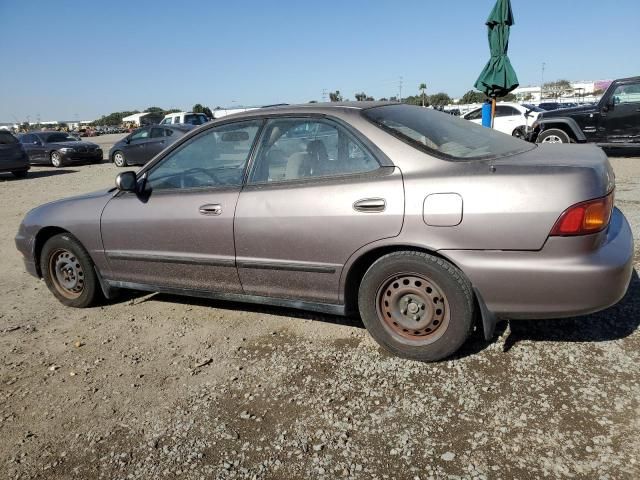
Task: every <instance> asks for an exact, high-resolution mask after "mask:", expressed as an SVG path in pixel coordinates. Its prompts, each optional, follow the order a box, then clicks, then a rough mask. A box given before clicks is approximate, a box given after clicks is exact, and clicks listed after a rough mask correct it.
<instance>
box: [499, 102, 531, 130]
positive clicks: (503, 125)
mask: <svg viewBox="0 0 640 480" xmlns="http://www.w3.org/2000/svg"><path fill="white" fill-rule="evenodd" d="M493 125H494V128H495V130H498V131H499V132H502V133H506V134H507V135H511V134H512V133H513V131H514V130H515V129H516V128H517V127H519V126H521V125H524V120H523V116H522V114H521V113H520V112H519V111H518V110H516V109H515V108H513V107H511V106H509V105H497V106H496V116H495V119H494V121H493Z"/></svg>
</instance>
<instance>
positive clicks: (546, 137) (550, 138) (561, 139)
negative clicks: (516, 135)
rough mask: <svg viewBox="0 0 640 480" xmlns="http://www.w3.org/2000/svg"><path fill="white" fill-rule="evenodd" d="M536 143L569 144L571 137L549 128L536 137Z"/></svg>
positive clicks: (557, 129)
mask: <svg viewBox="0 0 640 480" xmlns="http://www.w3.org/2000/svg"><path fill="white" fill-rule="evenodd" d="M536 143H571V137H569V135H567V132H565V131H564V130H560V129H559V128H550V129H549V130H545V131H543V132H542V133H541V134H540V135H538V139H537V140H536Z"/></svg>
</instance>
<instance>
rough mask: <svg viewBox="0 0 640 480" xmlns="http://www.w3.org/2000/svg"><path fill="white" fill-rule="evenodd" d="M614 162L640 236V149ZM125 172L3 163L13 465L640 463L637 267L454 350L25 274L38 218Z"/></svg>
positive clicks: (333, 323) (116, 471)
mask: <svg viewBox="0 0 640 480" xmlns="http://www.w3.org/2000/svg"><path fill="white" fill-rule="evenodd" d="M96 140H98V141H100V143H103V144H108V143H109V142H110V141H112V138H106V137H98V139H96ZM107 146H108V145H107ZM612 162H613V164H614V167H615V169H616V173H617V182H618V190H617V204H618V206H619V207H620V208H621V209H622V210H623V211H624V212H625V214H626V215H627V216H628V218H629V219H630V221H631V222H632V224H633V229H634V234H635V237H636V243H637V244H638V245H640V185H639V184H638V183H639V182H640V158H616V159H612ZM115 174H116V168H115V167H114V166H113V165H111V164H109V163H104V164H102V165H87V166H70V167H65V168H62V169H60V170H54V169H52V168H44V167H39V168H33V169H32V171H31V173H30V175H29V177H28V178H27V179H26V180H13V179H12V178H11V177H10V176H4V175H0V204H1V205H2V207H1V209H0V252H1V253H2V258H3V261H2V273H1V274H0V292H2V302H1V303H0V437H1V438H2V442H1V443H0V478H79V479H88V478H104V479H125V478H127V479H136V478H189V479H191V478H193V479H205V478H206V479H209V478H221V479H227V478H258V479H262V478H266V479H309V478H314V479H315V478H327V479H333V478H338V477H340V478H342V477H345V478H356V479H360V478H361V479H372V478H378V479H381V478H398V479H414V478H419V479H427V478H503V479H510V478H541V477H547V478H558V477H570V478H589V479H593V478H602V479H624V478H629V479H637V478H640V458H639V457H638V451H640V440H639V439H640V383H639V382H640V370H639V365H640V332H639V331H638V325H639V324H640V281H638V277H637V275H635V276H634V281H633V283H632V286H631V288H630V291H629V293H628V294H627V297H626V298H625V299H624V301H623V302H622V303H621V304H620V305H618V306H616V307H614V308H611V309H609V310H607V311H605V312H602V313H599V314H595V315H590V316H587V317H581V318H577V319H569V320H554V321H537V322H536V321H531V322H523V321H521V322H511V324H510V325H507V324H506V323H505V324H501V326H500V327H499V329H498V330H499V331H498V337H499V338H496V339H495V341H494V342H492V343H487V342H485V341H483V340H482V339H481V338H480V337H479V336H478V335H476V336H475V337H474V338H473V339H472V340H471V341H470V342H469V343H468V344H467V345H466V346H465V347H464V349H463V351H462V352H461V353H460V355H459V356H458V357H457V358H455V359H452V360H449V361H445V362H441V363H437V364H420V363H415V362H410V361H405V360H400V359H397V358H392V357H390V356H389V355H387V354H385V353H384V352H382V351H380V349H379V348H378V347H377V346H376V345H375V344H374V343H373V342H372V341H371V340H370V339H369V337H368V336H367V334H366V331H365V330H364V329H363V328H362V325H361V324H360V323H359V321H357V320H345V319H341V318H337V317H331V316H326V315H316V314H308V313H304V312H297V311H293V310H286V309H277V308H267V307H265V308H261V307H255V306H253V307H252V306H243V305H237V304H229V303H221V302H213V301H203V300H193V299H183V298H178V297H173V296H169V295H157V294H154V295H142V294H136V293H131V294H128V295H126V296H123V297H122V298H120V299H119V300H118V301H115V302H112V303H110V304H107V305H104V306H102V307H99V308H94V309H89V310H73V309H67V308H63V307H62V306H61V305H60V304H58V303H57V302H56V301H55V300H54V299H53V297H52V295H50V294H49V292H48V291H47V289H46V287H45V286H44V284H43V283H42V282H40V281H37V280H35V279H34V278H32V277H30V276H28V275H27V274H26V273H24V271H23V267H22V263H21V258H20V256H19V255H18V253H17V251H16V250H15V247H14V243H13V237H14V235H15V233H16V230H17V228H18V224H19V222H20V220H21V219H22V217H23V216H24V214H25V213H26V212H27V211H28V210H29V209H31V208H32V207H35V206H37V205H39V204H41V203H43V202H47V201H50V200H54V199H57V198H61V197H64V196H68V195H72V194H76V193H80V192H85V191H91V190H95V189H98V188H101V187H103V186H105V185H111V184H112V182H113V178H114V176H115ZM636 252H638V249H637V250H636ZM636 258H637V259H638V261H637V262H636V268H638V267H640V256H639V255H636Z"/></svg>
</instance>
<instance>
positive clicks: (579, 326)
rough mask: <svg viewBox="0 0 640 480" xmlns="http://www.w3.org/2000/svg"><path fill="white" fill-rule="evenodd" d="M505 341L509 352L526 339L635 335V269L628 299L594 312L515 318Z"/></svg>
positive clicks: (638, 317) (639, 321)
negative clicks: (543, 317)
mask: <svg viewBox="0 0 640 480" xmlns="http://www.w3.org/2000/svg"><path fill="white" fill-rule="evenodd" d="M509 326H510V329H511V332H510V333H509V336H508V337H507V338H506V340H505V343H504V351H505V352H508V351H509V350H510V349H511V348H513V347H514V346H515V345H516V344H517V343H518V342H520V341H523V340H533V341H544V342H607V341H612V340H619V339H621V338H625V337H628V336H629V335H631V334H632V333H633V332H634V331H636V329H637V328H638V326H640V279H639V278H638V272H637V271H635V270H634V271H633V275H632V277H631V284H630V285H629V289H628V290H627V294H626V295H625V296H624V298H623V299H622V300H621V301H620V302H619V303H618V304H617V305H614V306H613V307H611V308H608V309H606V310H603V311H602V312H598V313H594V314H591V315H583V316H580V317H573V318H561V319H553V320H512V321H511V322H510V325H509Z"/></svg>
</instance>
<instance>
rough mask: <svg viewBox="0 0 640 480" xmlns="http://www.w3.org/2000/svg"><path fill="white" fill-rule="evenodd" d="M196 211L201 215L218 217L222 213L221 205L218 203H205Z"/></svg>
mask: <svg viewBox="0 0 640 480" xmlns="http://www.w3.org/2000/svg"><path fill="white" fill-rule="evenodd" d="M198 211H199V212H200V214H201V215H220V214H221V213H222V205H220V204H218V203H207V204H206V205H202V206H201V207H200V208H199V209H198Z"/></svg>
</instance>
